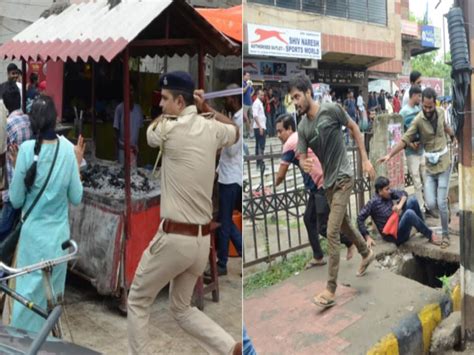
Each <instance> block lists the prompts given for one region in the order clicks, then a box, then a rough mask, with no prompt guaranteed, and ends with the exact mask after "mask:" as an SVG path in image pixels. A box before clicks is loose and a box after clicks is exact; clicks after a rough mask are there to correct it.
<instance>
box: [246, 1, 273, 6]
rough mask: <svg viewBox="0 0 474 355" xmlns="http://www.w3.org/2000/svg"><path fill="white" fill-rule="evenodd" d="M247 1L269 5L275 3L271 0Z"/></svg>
mask: <svg viewBox="0 0 474 355" xmlns="http://www.w3.org/2000/svg"><path fill="white" fill-rule="evenodd" d="M249 2H254V3H256V4H262V5H271V6H273V5H274V4H275V2H274V1H273V0H249Z"/></svg>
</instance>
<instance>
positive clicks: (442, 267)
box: [378, 252, 459, 288]
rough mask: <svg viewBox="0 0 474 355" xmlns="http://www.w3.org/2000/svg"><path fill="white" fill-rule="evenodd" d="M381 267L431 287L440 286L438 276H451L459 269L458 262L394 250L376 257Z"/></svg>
mask: <svg viewBox="0 0 474 355" xmlns="http://www.w3.org/2000/svg"><path fill="white" fill-rule="evenodd" d="M378 262H379V265H380V267H381V268H382V269H389V270H390V271H392V272H394V273H396V274H398V275H401V276H404V277H406V278H409V279H411V280H414V281H417V282H419V283H421V284H423V285H426V286H429V287H432V288H441V287H442V282H441V281H440V280H439V278H441V277H443V276H448V277H449V276H451V275H453V274H454V273H456V271H457V270H458V269H459V263H451V262H446V261H442V260H434V259H430V258H425V257H420V256H417V255H413V254H411V253H406V254H402V253H400V252H396V253H393V254H389V255H385V256H383V257H379V258H378Z"/></svg>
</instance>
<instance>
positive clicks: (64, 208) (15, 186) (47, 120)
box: [10, 96, 82, 332]
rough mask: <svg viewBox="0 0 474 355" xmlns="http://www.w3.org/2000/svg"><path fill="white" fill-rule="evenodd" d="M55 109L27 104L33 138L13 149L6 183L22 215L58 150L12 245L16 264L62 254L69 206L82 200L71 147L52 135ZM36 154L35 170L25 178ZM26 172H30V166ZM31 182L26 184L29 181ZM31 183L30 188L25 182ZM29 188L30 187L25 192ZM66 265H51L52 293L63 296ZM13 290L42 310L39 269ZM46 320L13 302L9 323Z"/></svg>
mask: <svg viewBox="0 0 474 355" xmlns="http://www.w3.org/2000/svg"><path fill="white" fill-rule="evenodd" d="M55 122H56V110H55V109H54V103H53V101H52V100H51V98H49V97H46V96H42V97H40V98H39V99H38V100H36V101H35V103H34V104H33V106H32V110H31V123H32V128H33V132H34V133H35V135H36V136H37V137H38V138H37V139H36V140H29V141H26V142H24V143H23V144H22V145H21V147H20V150H19V152H18V158H17V162H16V167H15V173H14V176H13V180H12V183H11V185H10V201H11V204H12V205H13V207H14V208H21V209H22V213H25V212H26V211H27V210H28V208H29V207H30V206H31V204H32V203H33V201H34V199H35V197H36V196H37V194H38V193H39V191H40V190H41V187H42V186H43V184H44V183H45V181H46V177H47V175H48V173H49V169H50V167H51V164H52V162H53V158H54V153H55V149H56V146H57V144H58V141H59V151H58V157H57V160H56V163H55V165H54V168H53V171H52V174H51V178H50V180H49V182H48V185H47V187H46V189H45V191H44V193H43V195H42V196H41V198H40V199H39V201H38V203H37V205H36V206H35V207H34V209H33V211H32V212H31V214H30V216H29V217H28V218H27V220H26V221H25V223H24V224H23V227H22V229H21V235H20V240H19V242H18V247H17V257H16V267H24V266H26V265H30V264H33V263H37V262H39V261H42V260H46V259H51V258H56V257H58V256H61V255H64V254H65V253H66V251H63V250H62V249H61V244H62V243H63V242H64V241H66V240H68V239H69V219H68V204H69V203H72V204H74V205H77V204H79V203H80V202H81V199H82V184H81V180H80V176H79V166H78V162H77V159H82V157H79V158H76V155H75V151H74V146H73V145H72V144H71V143H70V142H69V141H68V140H67V139H66V138H64V137H61V138H59V139H58V138H57V137H56V136H55V134H54V127H55ZM35 156H37V157H38V158H37V166H36V172H35V174H34V176H33V178H32V179H31V177H30V178H29V179H28V178H26V179H25V177H26V176H27V174H28V171H29V170H30V168H31V167H32V164H33V163H34V161H35ZM30 173H31V170H30ZM28 180H30V182H28ZM30 184H31V187H30V188H29V187H28V185H30ZM28 190H29V191H28ZM66 269H67V265H66V264H61V265H59V266H56V267H55V268H54V269H53V274H52V280H51V282H52V285H53V290H54V293H55V294H56V296H57V297H58V296H59V297H60V298H61V297H62V295H63V294H64V286H65V282H66ZM15 291H16V292H18V293H19V294H21V295H23V296H25V297H26V298H28V299H31V300H32V301H33V302H35V303H36V304H38V305H39V306H40V307H42V308H44V309H46V303H47V301H46V294H45V288H44V284H43V274H42V272H41V271H35V272H33V273H30V274H27V275H24V276H20V277H18V278H16V280H15ZM44 322H45V320H44V319H43V318H42V317H40V316H38V315H37V314H36V313H34V312H32V311H31V310H29V309H27V308H26V307H24V306H23V305H21V304H20V303H18V302H16V301H15V302H13V309H12V310H11V315H10V325H11V326H13V327H17V328H22V329H25V330H30V331H36V332H37V331H39V330H40V328H41V327H42V325H43V324H44Z"/></svg>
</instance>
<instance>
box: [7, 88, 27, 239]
mask: <svg viewBox="0 0 474 355" xmlns="http://www.w3.org/2000/svg"><path fill="white" fill-rule="evenodd" d="M2 98H3V103H4V105H5V107H6V108H7V110H8V114H9V115H8V118H7V128H6V132H7V151H12V150H17V149H18V147H19V146H20V145H21V144H22V143H23V142H24V141H27V140H29V139H31V138H32V137H33V132H32V130H31V125H30V120H29V118H28V115H25V114H24V113H23V111H22V110H21V96H20V91H19V90H18V87H17V86H16V85H15V83H13V84H10V85H7V87H6V88H5V92H4V93H3V96H2ZM6 166H7V182H8V185H10V183H11V181H12V178H13V173H14V163H13V161H12V158H11V156H10V154H7V160H6ZM2 199H3V208H2V211H1V214H0V240H2V239H3V238H5V237H6V236H7V235H8V234H9V233H10V231H11V229H12V227H13V223H14V221H15V219H16V217H17V216H18V215H19V213H20V210H15V209H13V207H12V205H11V204H10V199H9V196H8V186H7V189H6V190H3V191H2Z"/></svg>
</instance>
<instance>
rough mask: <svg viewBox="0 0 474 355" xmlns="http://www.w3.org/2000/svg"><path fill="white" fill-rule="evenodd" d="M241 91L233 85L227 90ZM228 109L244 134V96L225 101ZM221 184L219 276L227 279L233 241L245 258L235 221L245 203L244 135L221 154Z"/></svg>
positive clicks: (218, 232)
mask: <svg viewBox="0 0 474 355" xmlns="http://www.w3.org/2000/svg"><path fill="white" fill-rule="evenodd" d="M235 88H239V86H238V85H236V84H231V85H229V86H228V87H227V89H235ZM225 108H226V110H227V111H228V112H232V113H233V117H232V120H233V121H234V124H235V125H237V127H239V130H240V131H242V126H243V109H242V95H236V96H229V97H226V98H225ZM218 174H219V178H218V182H219V222H220V224H221V226H220V228H219V229H218V231H217V235H218V238H217V272H218V274H219V276H221V275H227V259H228V256H229V240H231V241H232V244H233V245H234V247H235V249H236V250H237V252H238V253H239V255H242V233H241V232H240V231H239V230H238V228H237V226H236V225H235V224H234V222H233V220H232V215H233V212H234V208H235V206H236V203H237V202H238V201H241V200H242V135H240V136H239V140H238V141H237V143H235V144H234V145H232V146H230V147H225V148H223V149H222V151H221V156H220V160H219V168H218Z"/></svg>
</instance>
